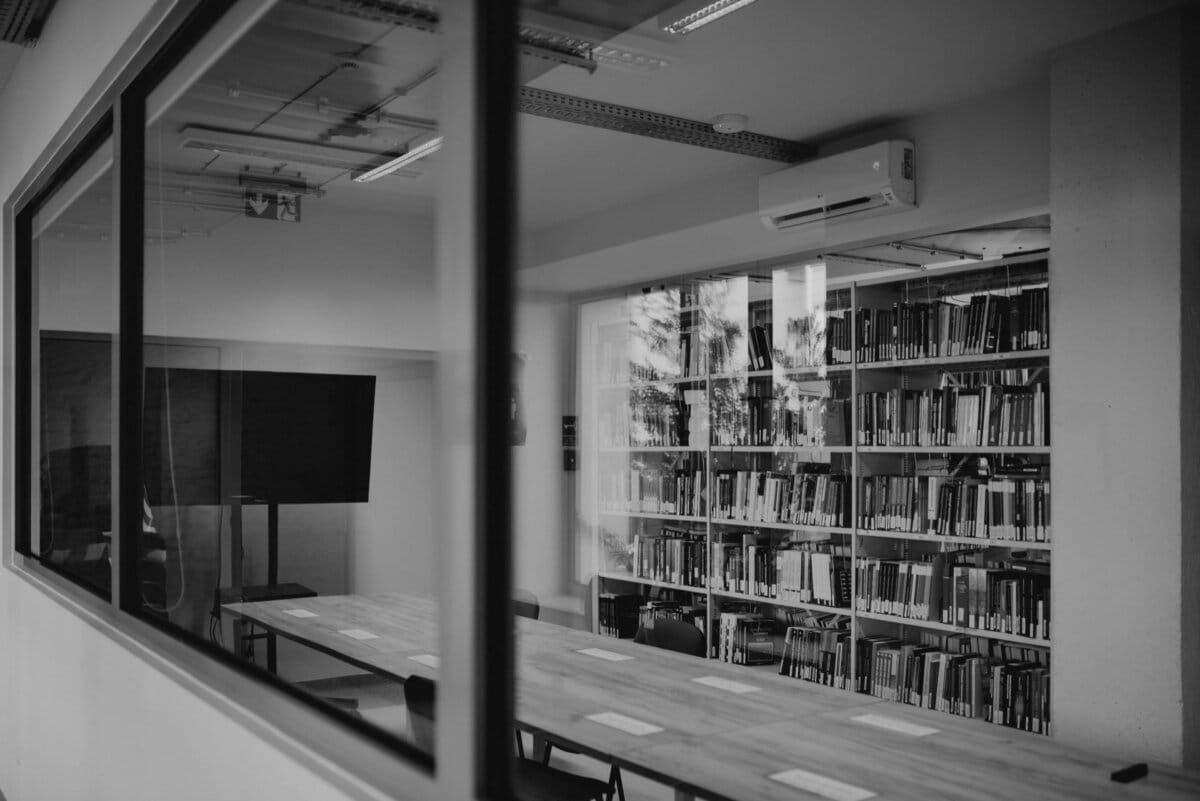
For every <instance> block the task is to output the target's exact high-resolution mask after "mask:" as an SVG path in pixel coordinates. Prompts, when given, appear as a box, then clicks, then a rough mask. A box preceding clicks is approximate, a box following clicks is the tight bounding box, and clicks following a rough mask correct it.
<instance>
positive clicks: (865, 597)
mask: <svg viewBox="0 0 1200 801" xmlns="http://www.w3.org/2000/svg"><path fill="white" fill-rule="evenodd" d="M954 558H955V554H953V553H949V554H935V555H933V556H932V558H931V559H930V560H929V561H925V562H915V561H907V560H889V559H875V558H870V557H859V558H858V559H856V560H855V565H854V570H855V598H854V605H855V609H857V610H858V611H860V612H871V613H876V614H882V615H892V616H895V617H898V618H905V619H910V620H924V621H935V622H940V623H944V624H947V625H953V626H961V627H963V628H969V629H976V630H980V631H995V632H1002V633H1004V634H1015V635H1019V636H1022V637H1029V638H1030V639H1033V640H1049V639H1050V575H1049V565H1048V564H1044V563H1030V562H1024V561H1022V560H1012V561H1011V562H1010V563H1009V565H1008V566H1006V567H998V568H990V567H978V566H973V565H961V564H953V563H952V560H954Z"/></svg>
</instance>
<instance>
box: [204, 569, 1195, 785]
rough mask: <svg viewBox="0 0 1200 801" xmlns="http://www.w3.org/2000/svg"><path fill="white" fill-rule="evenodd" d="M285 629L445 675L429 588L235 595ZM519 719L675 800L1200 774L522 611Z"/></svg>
mask: <svg viewBox="0 0 1200 801" xmlns="http://www.w3.org/2000/svg"><path fill="white" fill-rule="evenodd" d="M224 609H225V610H226V611H228V612H230V613H232V614H234V615H237V616H240V617H242V618H243V619H245V620H247V621H251V622H253V623H255V624H256V625H259V626H262V627H263V628H265V629H266V630H268V631H270V632H273V633H275V634H277V635H280V636H284V637H287V638H289V639H291V640H294V641H296V642H299V643H302V644H304V645H307V646H309V647H312V648H315V649H317V650H320V651H323V652H325V653H328V654H332V655H334V656H336V657H338V658H339V659H342V660H344V661H345V662H347V663H350V664H353V665H355V666H357V667H359V668H362V669H364V670H367V671H369V672H372V673H375V674H377V675H381V676H385V677H388V678H393V679H396V680H400V681H403V680H404V679H405V678H407V677H408V676H410V675H414V674H417V675H423V676H426V677H429V678H436V677H437V667H438V664H439V659H438V655H437V615H436V605H435V604H434V602H433V601H431V600H428V599H423V598H416V597H412V596H408V595H402V594H398V593H393V594H383V595H378V596H370V597H367V596H358V595H340V596H318V597H311V598H298V599H291V600H282V601H263V602H255V603H230V604H225V605H224ZM514 624H515V625H514V630H515V635H516V641H515V650H516V665H515V679H516V686H515V720H514V723H515V725H517V726H518V727H519V728H521V729H523V730H526V731H528V732H531V733H533V734H534V735H535V736H537V737H543V738H546V739H549V740H550V741H552V742H556V743H561V744H565V745H567V746H568V747H570V748H571V749H572V750H576V751H579V752H581V753H584V754H587V755H589V756H592V757H595V758H596V759H598V760H601V761H603V762H606V763H611V764H615V765H618V766H620V768H621V769H622V770H623V771H630V772H633V773H638V774H641V775H644V776H647V777H649V778H651V779H653V780H655V781H658V782H661V783H663V784H665V785H667V786H668V787H672V788H674V790H675V794H676V797H677V798H679V799H687V798H693V797H699V798H709V799H714V800H715V801H775V800H778V801H798V800H800V799H813V798H822V799H834V801H858V800H859V799H866V798H872V797H878V798H891V799H912V801H928V799H932V798H947V799H964V800H966V801H974V799H978V801H992V799H997V798H1002V799H1038V798H1046V799H1079V801H1084V800H1085V799H1087V800H1088V801H1091V800H1092V799H1104V798H1116V799H1167V800H1168V801H1170V800H1171V799H1180V801H1183V800H1184V799H1191V801H1195V799H1197V798H1200V774H1196V773H1193V772H1189V771H1184V770H1181V769H1178V768H1172V767H1169V766H1165V765H1159V764H1150V765H1149V771H1148V775H1146V776H1145V777H1144V778H1140V779H1137V780H1135V781H1133V782H1130V783H1117V782H1114V781H1113V780H1112V779H1111V777H1110V776H1111V774H1112V773H1113V772H1114V771H1117V770H1119V769H1122V768H1125V767H1127V764H1126V763H1122V762H1117V761H1114V760H1112V759H1105V758H1103V757H1101V756H1098V755H1095V754H1092V753H1089V752H1086V751H1083V750H1080V749H1077V748H1072V747H1070V746H1067V745H1064V744H1062V743H1059V742H1057V741H1056V740H1054V739H1053V738H1050V737H1045V736H1041V735H1035V734H1030V733H1027V732H1022V731H1017V730H1014V729H1009V728H1005V727H1001V726H995V725H989V724H985V723H982V722H980V721H973V720H968V719H965V718H959V717H955V716H953V715H948V714H944V713H938V712H933V711H930V710H925V709H919V708H917V707H913V706H908V705H904V704H897V703H891V702H884V701H881V700H880V699H877V698H874V697H872V696H868V695H863V694H860V693H853V692H846V691H844V690H837V689H834V688H831V687H825V686H821V685H818V684H814V683H812V682H807V681H799V680H796V679H792V678H788V677H784V676H780V675H778V674H777V673H776V672H775V670H776V669H775V668H771V667H769V666H767V667H760V668H747V667H742V666H736V665H730V664H727V663H724V662H720V661H717V660H712V659H700V658H697V657H694V656H687V655H684V654H678V653H674V652H671V651H665V650H662V649H659V648H653V647H651V646H646V645H639V644H635V643H633V642H632V641H631V640H620V639H615V638H611V637H602V636H599V635H595V634H591V633H588V632H584V631H579V630H576V629H571V628H567V627H563V626H557V625H554V624H551V623H545V622H541V621H537V620H531V619H528V618H516V619H515V621H514Z"/></svg>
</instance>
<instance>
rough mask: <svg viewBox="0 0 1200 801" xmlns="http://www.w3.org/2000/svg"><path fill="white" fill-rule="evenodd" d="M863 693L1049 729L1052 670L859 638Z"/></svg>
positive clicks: (1030, 728)
mask: <svg viewBox="0 0 1200 801" xmlns="http://www.w3.org/2000/svg"><path fill="white" fill-rule="evenodd" d="M857 645H858V649H857V650H858V665H857V677H858V687H859V691H860V692H865V693H869V694H870V695H873V696H876V697H878V698H883V699H885V700H889V701H897V702H900V703H905V704H912V705H914V706H919V707H923V708H926V709H934V710H937V711H939V712H946V713H949V714H952V715H961V716H963V717H970V718H978V719H982V720H986V721H989V722H992V723H997V724H999V725H1002V726H1009V727H1012V728H1018V729H1024V730H1026V731H1031V732H1036V733H1039V734H1049V733H1050V680H1049V679H1050V669H1049V667H1048V666H1046V665H1042V664H1038V663H1036V662H1029V661H1014V660H1005V661H1000V660H995V659H991V658H989V657H987V656H985V655H983V654H980V653H954V652H951V651H947V650H944V649H941V648H938V647H936V646H932V645H922V644H916V643H906V642H901V641H900V640H897V639H894V638H891V637H886V636H876V637H864V638H861V639H860V640H859V641H858V643H857Z"/></svg>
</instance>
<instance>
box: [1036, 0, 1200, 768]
mask: <svg viewBox="0 0 1200 801" xmlns="http://www.w3.org/2000/svg"><path fill="white" fill-rule="evenodd" d="M1191 44H1193V43H1191V42H1188V41H1187V40H1185V39H1184V38H1183V37H1182V36H1181V26H1180V25H1179V19H1178V17H1177V16H1176V15H1174V14H1172V15H1167V16H1164V17H1158V18H1156V19H1155V20H1153V21H1151V22H1147V23H1141V24H1138V25H1136V26H1133V27H1131V28H1128V29H1123V30H1120V31H1117V32H1114V33H1110V34H1105V35H1102V36H1100V37H1098V38H1095V39H1092V40H1089V41H1087V42H1084V43H1082V44H1079V45H1076V46H1073V47H1070V48H1068V49H1066V50H1065V51H1063V52H1061V53H1060V54H1058V56H1057V58H1056V59H1055V62H1054V66H1053V69H1052V73H1051V75H1052V81H1051V91H1052V94H1051V108H1052V114H1051V140H1050V141H1051V158H1050V176H1051V203H1050V206H1051V214H1052V217H1053V234H1052V236H1053V240H1052V241H1053V245H1052V253H1053V259H1054V262H1053V277H1052V290H1051V296H1050V297H1051V310H1050V314H1051V320H1050V330H1051V337H1052V347H1053V350H1054V357H1053V369H1054V395H1053V404H1054V405H1053V413H1052V417H1051V438H1052V442H1053V446H1054V459H1053V464H1052V470H1053V484H1054V496H1055V497H1054V504H1055V506H1054V527H1055V552H1054V584H1053V592H1054V596H1053V607H1054V612H1053V621H1054V629H1053V632H1052V636H1053V638H1054V656H1053V659H1054V662H1053V677H1054V685H1053V693H1054V701H1053V703H1054V710H1055V711H1054V715H1055V723H1054V725H1055V726H1056V727H1057V732H1058V735H1059V736H1061V737H1062V738H1064V739H1066V740H1069V741H1071V742H1075V743H1080V744H1084V745H1088V746H1092V747H1096V748H1101V749H1104V750H1107V751H1112V752H1117V753H1121V754H1123V755H1124V756H1126V757H1127V758H1129V759H1131V760H1142V759H1147V758H1149V759H1156V760H1162V761H1165V762H1171V763H1179V762H1181V761H1182V760H1184V759H1186V760H1188V761H1189V762H1191V763H1192V764H1196V763H1197V760H1198V759H1200V753H1197V752H1196V750H1195V739H1194V738H1195V736H1196V733H1197V732H1196V731H1195V728H1194V726H1195V720H1194V718H1193V720H1192V721H1191V726H1192V727H1193V728H1192V730H1191V731H1190V733H1187V734H1186V735H1185V731H1186V730H1185V728H1184V723H1185V717H1184V707H1183V697H1184V682H1185V675H1186V674H1187V673H1191V674H1195V672H1196V671H1197V670H1198V669H1200V653H1198V652H1197V648H1196V637H1195V635H1194V634H1193V632H1195V631H1196V630H1197V629H1198V628H1200V610H1197V609H1196V603H1195V600H1194V599H1195V593H1194V592H1190V593H1189V595H1190V596H1191V598H1192V601H1191V602H1190V603H1188V604H1186V605H1185V603H1184V600H1183V595H1182V593H1181V587H1182V585H1183V584H1184V583H1185V582H1186V583H1187V584H1189V585H1192V584H1194V583H1195V579H1196V570H1197V567H1198V565H1197V563H1196V560H1195V558H1194V557H1195V547H1194V546H1191V547H1185V546H1184V544H1183V542H1184V540H1194V538H1195V534H1196V531H1195V528H1196V523H1195V520H1194V519H1192V518H1190V517H1187V518H1185V517H1184V515H1183V508H1184V507H1183V498H1184V496H1185V495H1190V496H1193V497H1194V496H1195V495H1196V493H1197V487H1196V486H1195V485H1194V484H1192V483H1191V482H1190V481H1187V480H1186V478H1194V477H1195V476H1196V474H1197V473H1196V469H1195V458H1196V447H1197V434H1196V430H1195V425H1194V423H1184V422H1183V419H1181V412H1184V415H1183V417H1184V418H1189V419H1190V418H1194V417H1195V415H1194V411H1192V410H1186V411H1185V410H1183V409H1182V408H1181V398H1182V397H1183V396H1182V395H1181V382H1180V375H1181V368H1182V367H1183V365H1184V364H1188V365H1190V367H1189V372H1190V373H1192V374H1194V370H1195V367H1194V362H1195V359H1196V357H1197V351H1196V344H1195V342H1194V341H1189V340H1184V339H1183V338H1182V337H1181V333H1182V329H1181V325H1182V319H1181V313H1182V312H1183V311H1184V310H1187V313H1188V314H1189V315H1193V316H1194V315H1195V313H1196V312H1195V310H1196V308H1197V302H1198V301H1200V297H1197V296H1196V286H1195V279H1194V271H1195V270H1196V267H1197V265H1196V263H1195V261H1194V256H1195V252H1196V251H1195V236H1196V231H1195V227H1194V223H1193V224H1192V228H1191V229H1190V234H1189V237H1190V244H1189V253H1190V254H1191V257H1192V259H1191V260H1188V261H1185V260H1184V258H1183V251H1182V250H1181V247H1182V246H1183V244H1184V241H1185V240H1184V236H1183V231H1184V229H1183V217H1182V214H1183V207H1182V195H1181V184H1180V175H1181V170H1182V164H1183V159H1184V158H1186V159H1188V160H1189V161H1192V162H1193V163H1194V160H1195V158H1196V156H1197V154H1196V152H1195V151H1194V150H1193V151H1192V152H1190V153H1188V154H1186V156H1185V154H1184V152H1183V151H1182V147H1183V144H1184V142H1183V141H1182V140H1181V130H1182V127H1181V120H1182V107H1183V106H1182V104H1184V103H1186V104H1189V105H1191V106H1193V107H1194V106H1195V105H1196V103H1197V98H1196V95H1195V94H1194V93H1193V94H1190V95H1189V94H1187V93H1183V92H1182V91H1181V90H1182V82H1181V63H1182V49H1183V48H1186V47H1189V46H1190V45H1191ZM1191 63H1192V64H1193V68H1194V64H1195V61H1192V62H1191ZM1192 80H1193V81H1194V80H1195V76H1194V75H1193V77H1192ZM1188 146H1189V147H1190V148H1195V147H1196V142H1195V138H1194V136H1193V138H1192V140H1191V141H1190V142H1188ZM1193 175H1194V173H1193ZM1193 191H1194V190H1193ZM1185 273H1190V274H1192V275H1193V278H1192V279H1191V280H1190V281H1189V282H1188V288H1189V290H1190V292H1189V293H1188V294H1187V295H1183V294H1181V289H1182V286H1183V284H1182V277H1183V275H1184V274H1185ZM1189 328H1190V329H1191V330H1194V329H1195V321H1194V320H1193V321H1192V322H1191V323H1190V324H1189ZM1191 397H1192V399H1193V400H1194V398H1195V395H1194V392H1193V395H1192V396H1191ZM1181 466H1183V468H1184V469H1183V471H1182V472H1181V469H1180V468H1181ZM1185 554H1190V556H1191V557H1192V558H1190V559H1189V560H1188V561H1186V562H1185V561H1184V560H1183V559H1181V556H1183V555H1185ZM1185 630H1186V631H1188V632H1189V635H1188V646H1187V647H1186V648H1185V647H1184V645H1183V640H1182V633H1183V631H1185ZM1187 681H1194V679H1187ZM1193 692H1194V691H1193ZM1192 703H1193V704H1194V703H1195V701H1194V699H1192ZM1192 715H1194V709H1193V710H1192ZM1185 739H1188V740H1190V742H1191V748H1190V749H1189V752H1188V753H1186V754H1185V753H1184V742H1185Z"/></svg>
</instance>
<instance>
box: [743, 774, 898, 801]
mask: <svg viewBox="0 0 1200 801" xmlns="http://www.w3.org/2000/svg"><path fill="white" fill-rule="evenodd" d="M767 778H768V779H772V780H774V781H777V782H779V783H780V784H786V785H788V786H789V787H795V788H796V789H797V790H804V791H805V792H806V793H815V794H816V795H820V796H824V797H825V798H830V799H833V801H863V799H864V798H873V797H874V796H875V793H873V792H871V791H870V790H864V789H863V788H861V787H855V786H854V785H853V784H846V783H845V782H839V781H838V780H837V779H831V778H829V777H828V776H822V775H820V774H819V773H809V772H808V771H807V770H801V769H800V768H793V769H792V770H785V771H783V772H782V773H772V774H771V775H770V776H768V777H767Z"/></svg>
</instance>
